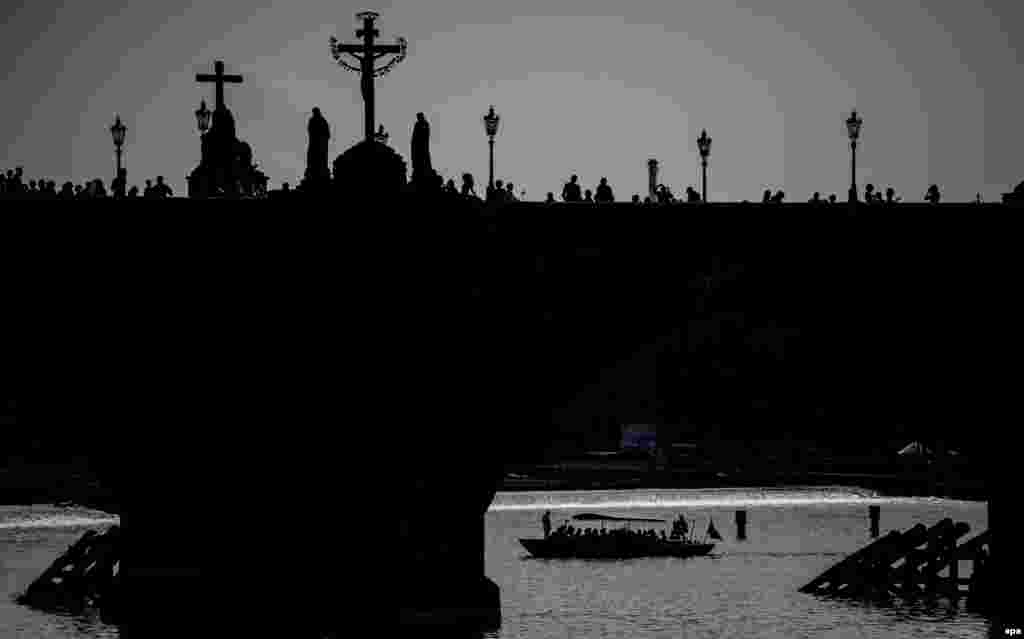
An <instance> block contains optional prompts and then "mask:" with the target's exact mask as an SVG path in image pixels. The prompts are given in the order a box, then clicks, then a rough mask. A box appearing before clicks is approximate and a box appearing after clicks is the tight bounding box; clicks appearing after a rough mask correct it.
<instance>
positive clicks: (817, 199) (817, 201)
mask: <svg viewBox="0 0 1024 639" xmlns="http://www.w3.org/2000/svg"><path fill="white" fill-rule="evenodd" d="M808 202H810V203H811V204H821V193H819V192H817V191H815V192H814V195H812V196H811V199H810V200H808Z"/></svg>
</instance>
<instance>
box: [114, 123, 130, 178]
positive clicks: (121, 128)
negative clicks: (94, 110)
mask: <svg viewBox="0 0 1024 639" xmlns="http://www.w3.org/2000/svg"><path fill="white" fill-rule="evenodd" d="M127 131H128V127H126V126H125V125H124V124H123V123H122V122H121V116H120V115H115V116H114V123H113V124H112V125H110V136H111V137H112V138H114V153H115V154H116V155H117V175H121V147H122V146H123V145H124V134H125V133H127Z"/></svg>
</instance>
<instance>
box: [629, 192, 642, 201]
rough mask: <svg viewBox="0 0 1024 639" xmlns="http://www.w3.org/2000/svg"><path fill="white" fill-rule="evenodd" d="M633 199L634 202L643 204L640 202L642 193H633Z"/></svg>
mask: <svg viewBox="0 0 1024 639" xmlns="http://www.w3.org/2000/svg"><path fill="white" fill-rule="evenodd" d="M631 201H632V203H633V204H641V202H640V195H639V194H637V193H634V194H633V199H632V200H631Z"/></svg>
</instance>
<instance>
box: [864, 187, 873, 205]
mask: <svg viewBox="0 0 1024 639" xmlns="http://www.w3.org/2000/svg"><path fill="white" fill-rule="evenodd" d="M864 201H865V202H867V203H868V204H872V203H873V202H874V201H875V185H874V184H868V185H867V186H865V187H864Z"/></svg>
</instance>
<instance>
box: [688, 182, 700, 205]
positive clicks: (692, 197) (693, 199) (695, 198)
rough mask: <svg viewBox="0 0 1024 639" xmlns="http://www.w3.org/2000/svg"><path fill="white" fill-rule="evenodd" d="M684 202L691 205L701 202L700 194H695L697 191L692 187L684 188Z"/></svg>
mask: <svg viewBox="0 0 1024 639" xmlns="http://www.w3.org/2000/svg"><path fill="white" fill-rule="evenodd" d="M686 201H687V202H690V203H691V204H694V203H697V202H700V201H701V197H700V193H698V192H697V189H695V188H693V187H692V186H688V187H686Z"/></svg>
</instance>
